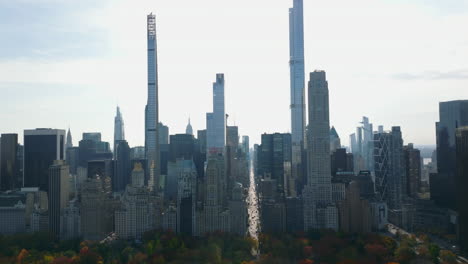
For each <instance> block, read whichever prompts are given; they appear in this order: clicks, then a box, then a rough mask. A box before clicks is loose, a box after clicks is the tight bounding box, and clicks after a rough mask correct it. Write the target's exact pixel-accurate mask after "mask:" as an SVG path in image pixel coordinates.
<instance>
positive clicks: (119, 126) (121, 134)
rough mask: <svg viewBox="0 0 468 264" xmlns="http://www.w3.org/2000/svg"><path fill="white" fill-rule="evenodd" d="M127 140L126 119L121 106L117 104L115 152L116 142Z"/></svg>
mask: <svg viewBox="0 0 468 264" xmlns="http://www.w3.org/2000/svg"><path fill="white" fill-rule="evenodd" d="M119 140H125V130H124V121H123V118H122V114H121V113H120V107H118V106H117V113H116V115H115V118H114V152H116V151H117V150H116V145H117V144H116V142H117V141H119Z"/></svg>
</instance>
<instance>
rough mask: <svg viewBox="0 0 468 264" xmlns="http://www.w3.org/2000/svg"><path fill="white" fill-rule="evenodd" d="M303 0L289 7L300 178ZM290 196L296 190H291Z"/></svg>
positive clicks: (296, 173) (295, 173) (296, 174)
mask: <svg viewBox="0 0 468 264" xmlns="http://www.w3.org/2000/svg"><path fill="white" fill-rule="evenodd" d="M302 1H303V0H294V5H293V8H290V9H289V57H290V58H289V66H290V81H291V106H290V107H291V136H292V177H293V178H294V179H299V178H300V175H301V171H302V166H301V162H302V149H303V144H304V138H305V129H304V127H305V125H304V124H305V101H304V91H305V89H304V86H305V76H304V75H305V71H304V15H303V2H302ZM289 195H290V196H295V191H294V190H290V193H289Z"/></svg>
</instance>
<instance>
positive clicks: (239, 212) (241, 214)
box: [229, 183, 248, 236]
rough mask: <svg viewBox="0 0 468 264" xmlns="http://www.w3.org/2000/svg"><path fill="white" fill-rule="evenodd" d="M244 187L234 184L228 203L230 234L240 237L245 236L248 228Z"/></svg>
mask: <svg viewBox="0 0 468 264" xmlns="http://www.w3.org/2000/svg"><path fill="white" fill-rule="evenodd" d="M245 199H246V197H245V194H244V187H243V186H242V184H240V183H237V184H235V186H234V188H233V189H232V195H231V200H230V201H229V213H230V220H229V223H230V227H231V228H230V232H231V233H232V234H237V235H240V236H245V235H246V234H247V227H248V212H247V203H246V201H245Z"/></svg>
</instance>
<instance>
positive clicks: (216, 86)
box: [206, 73, 226, 155]
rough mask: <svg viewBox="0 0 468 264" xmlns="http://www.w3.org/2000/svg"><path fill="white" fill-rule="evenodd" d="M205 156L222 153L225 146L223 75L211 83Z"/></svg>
mask: <svg viewBox="0 0 468 264" xmlns="http://www.w3.org/2000/svg"><path fill="white" fill-rule="evenodd" d="M206 123H207V126H206V128H207V154H208V155H211V154H219V153H223V151H224V147H225V146H226V110H225V105H224V74H223V73H218V74H216V82H214V83H213V112H212V113H207V114H206Z"/></svg>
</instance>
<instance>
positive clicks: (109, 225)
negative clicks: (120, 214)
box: [80, 176, 116, 241]
mask: <svg viewBox="0 0 468 264" xmlns="http://www.w3.org/2000/svg"><path fill="white" fill-rule="evenodd" d="M115 209H116V204H115V203H114V202H113V201H112V200H111V199H110V188H109V190H108V189H107V188H106V187H105V182H104V179H101V178H100V177H99V176H97V177H94V178H88V179H86V181H85V182H83V185H82V187H81V208H80V212H81V220H80V223H81V227H80V229H81V234H82V236H83V239H86V240H94V241H98V240H102V239H104V238H105V237H106V236H107V235H108V234H109V233H111V232H112V231H114V211H115Z"/></svg>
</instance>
